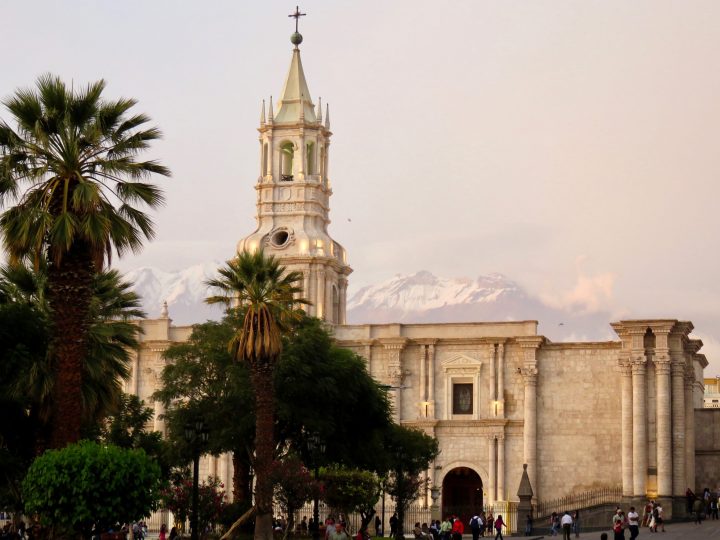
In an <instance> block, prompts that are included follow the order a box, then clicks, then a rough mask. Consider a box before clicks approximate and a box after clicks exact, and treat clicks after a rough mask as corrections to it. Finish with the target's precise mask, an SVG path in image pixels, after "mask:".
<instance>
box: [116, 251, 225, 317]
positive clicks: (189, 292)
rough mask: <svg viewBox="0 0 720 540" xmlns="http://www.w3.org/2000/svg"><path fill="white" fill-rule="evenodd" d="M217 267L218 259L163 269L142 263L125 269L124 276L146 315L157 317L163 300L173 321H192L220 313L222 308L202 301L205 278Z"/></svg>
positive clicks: (206, 292)
mask: <svg viewBox="0 0 720 540" xmlns="http://www.w3.org/2000/svg"><path fill="white" fill-rule="evenodd" d="M219 267H220V263H216V262H213V263H207V264H197V265H194V266H191V267H189V268H185V269H183V270H179V271H175V272H167V271H164V270H160V269H158V268H154V267H147V266H146V267H142V268H138V269H136V270H132V271H130V272H128V273H127V274H125V279H126V280H127V281H129V282H130V283H133V284H134V285H133V290H134V291H135V292H137V293H138V294H139V295H140V296H141V298H142V301H143V307H144V308H145V311H146V312H147V314H148V317H151V318H153V317H159V316H160V310H161V309H162V305H163V302H167V303H168V311H169V313H170V318H171V319H172V320H173V322H174V323H175V324H193V323H198V322H203V321H205V320H207V319H219V318H220V317H221V316H222V308H220V307H218V306H209V305H207V304H205V298H206V297H207V296H208V288H207V286H206V285H205V280H206V279H208V278H209V277H213V276H215V275H216V273H217V269H218V268H219Z"/></svg>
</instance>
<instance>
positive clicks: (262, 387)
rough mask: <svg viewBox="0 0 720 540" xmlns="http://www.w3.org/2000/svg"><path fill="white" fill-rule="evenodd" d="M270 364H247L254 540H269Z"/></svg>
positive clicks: (272, 431)
mask: <svg viewBox="0 0 720 540" xmlns="http://www.w3.org/2000/svg"><path fill="white" fill-rule="evenodd" d="M273 365H274V363H273V362H272V361H268V360H267V359H259V361H258V360H256V361H255V362H254V363H253V365H251V366H250V377H251V379H252V384H253V392H254V393H255V507H256V509H257V514H256V516H255V540H272V539H273V528H272V501H273V484H272V480H271V478H270V473H271V472H272V464H273V457H274V455H275V396H274V394H275V392H274V391H273V388H274V387H273Z"/></svg>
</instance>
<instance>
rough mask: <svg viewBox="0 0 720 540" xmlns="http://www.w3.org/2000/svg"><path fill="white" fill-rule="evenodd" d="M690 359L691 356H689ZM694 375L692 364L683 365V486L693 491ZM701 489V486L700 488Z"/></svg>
mask: <svg viewBox="0 0 720 540" xmlns="http://www.w3.org/2000/svg"><path fill="white" fill-rule="evenodd" d="M690 358H692V356H690ZM694 385H695V373H694V372H693V369H692V364H691V365H690V366H688V365H687V364H685V484H686V488H688V487H689V488H690V489H692V490H693V491H695V407H694V405H693V386H694ZM701 487H702V486H701Z"/></svg>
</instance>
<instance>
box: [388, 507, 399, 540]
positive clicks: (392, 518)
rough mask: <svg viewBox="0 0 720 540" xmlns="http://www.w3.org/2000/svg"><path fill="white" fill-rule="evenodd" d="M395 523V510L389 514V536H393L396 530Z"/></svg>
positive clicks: (396, 517) (396, 519) (396, 518)
mask: <svg viewBox="0 0 720 540" xmlns="http://www.w3.org/2000/svg"><path fill="white" fill-rule="evenodd" d="M397 525H398V515H397V512H395V513H394V514H393V515H392V516H390V538H395V533H396V532H397Z"/></svg>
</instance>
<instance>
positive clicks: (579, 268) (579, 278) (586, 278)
mask: <svg viewBox="0 0 720 540" xmlns="http://www.w3.org/2000/svg"><path fill="white" fill-rule="evenodd" d="M587 260H588V258H587V257H586V256H584V255H580V256H578V257H577V258H576V259H575V267H576V269H575V273H576V278H575V285H574V287H573V288H572V289H571V290H569V291H565V292H559V293H556V292H541V293H540V294H539V296H540V298H541V300H542V301H543V302H545V303H546V304H547V305H549V306H551V307H554V308H556V309H565V310H568V311H574V312H580V313H597V312H598V311H617V307H616V306H614V305H613V304H614V295H613V289H614V287H615V281H616V278H617V275H616V274H615V273H612V272H603V273H596V274H589V273H588V272H586V271H585V270H584V269H583V266H584V264H585V263H586V262H587Z"/></svg>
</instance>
